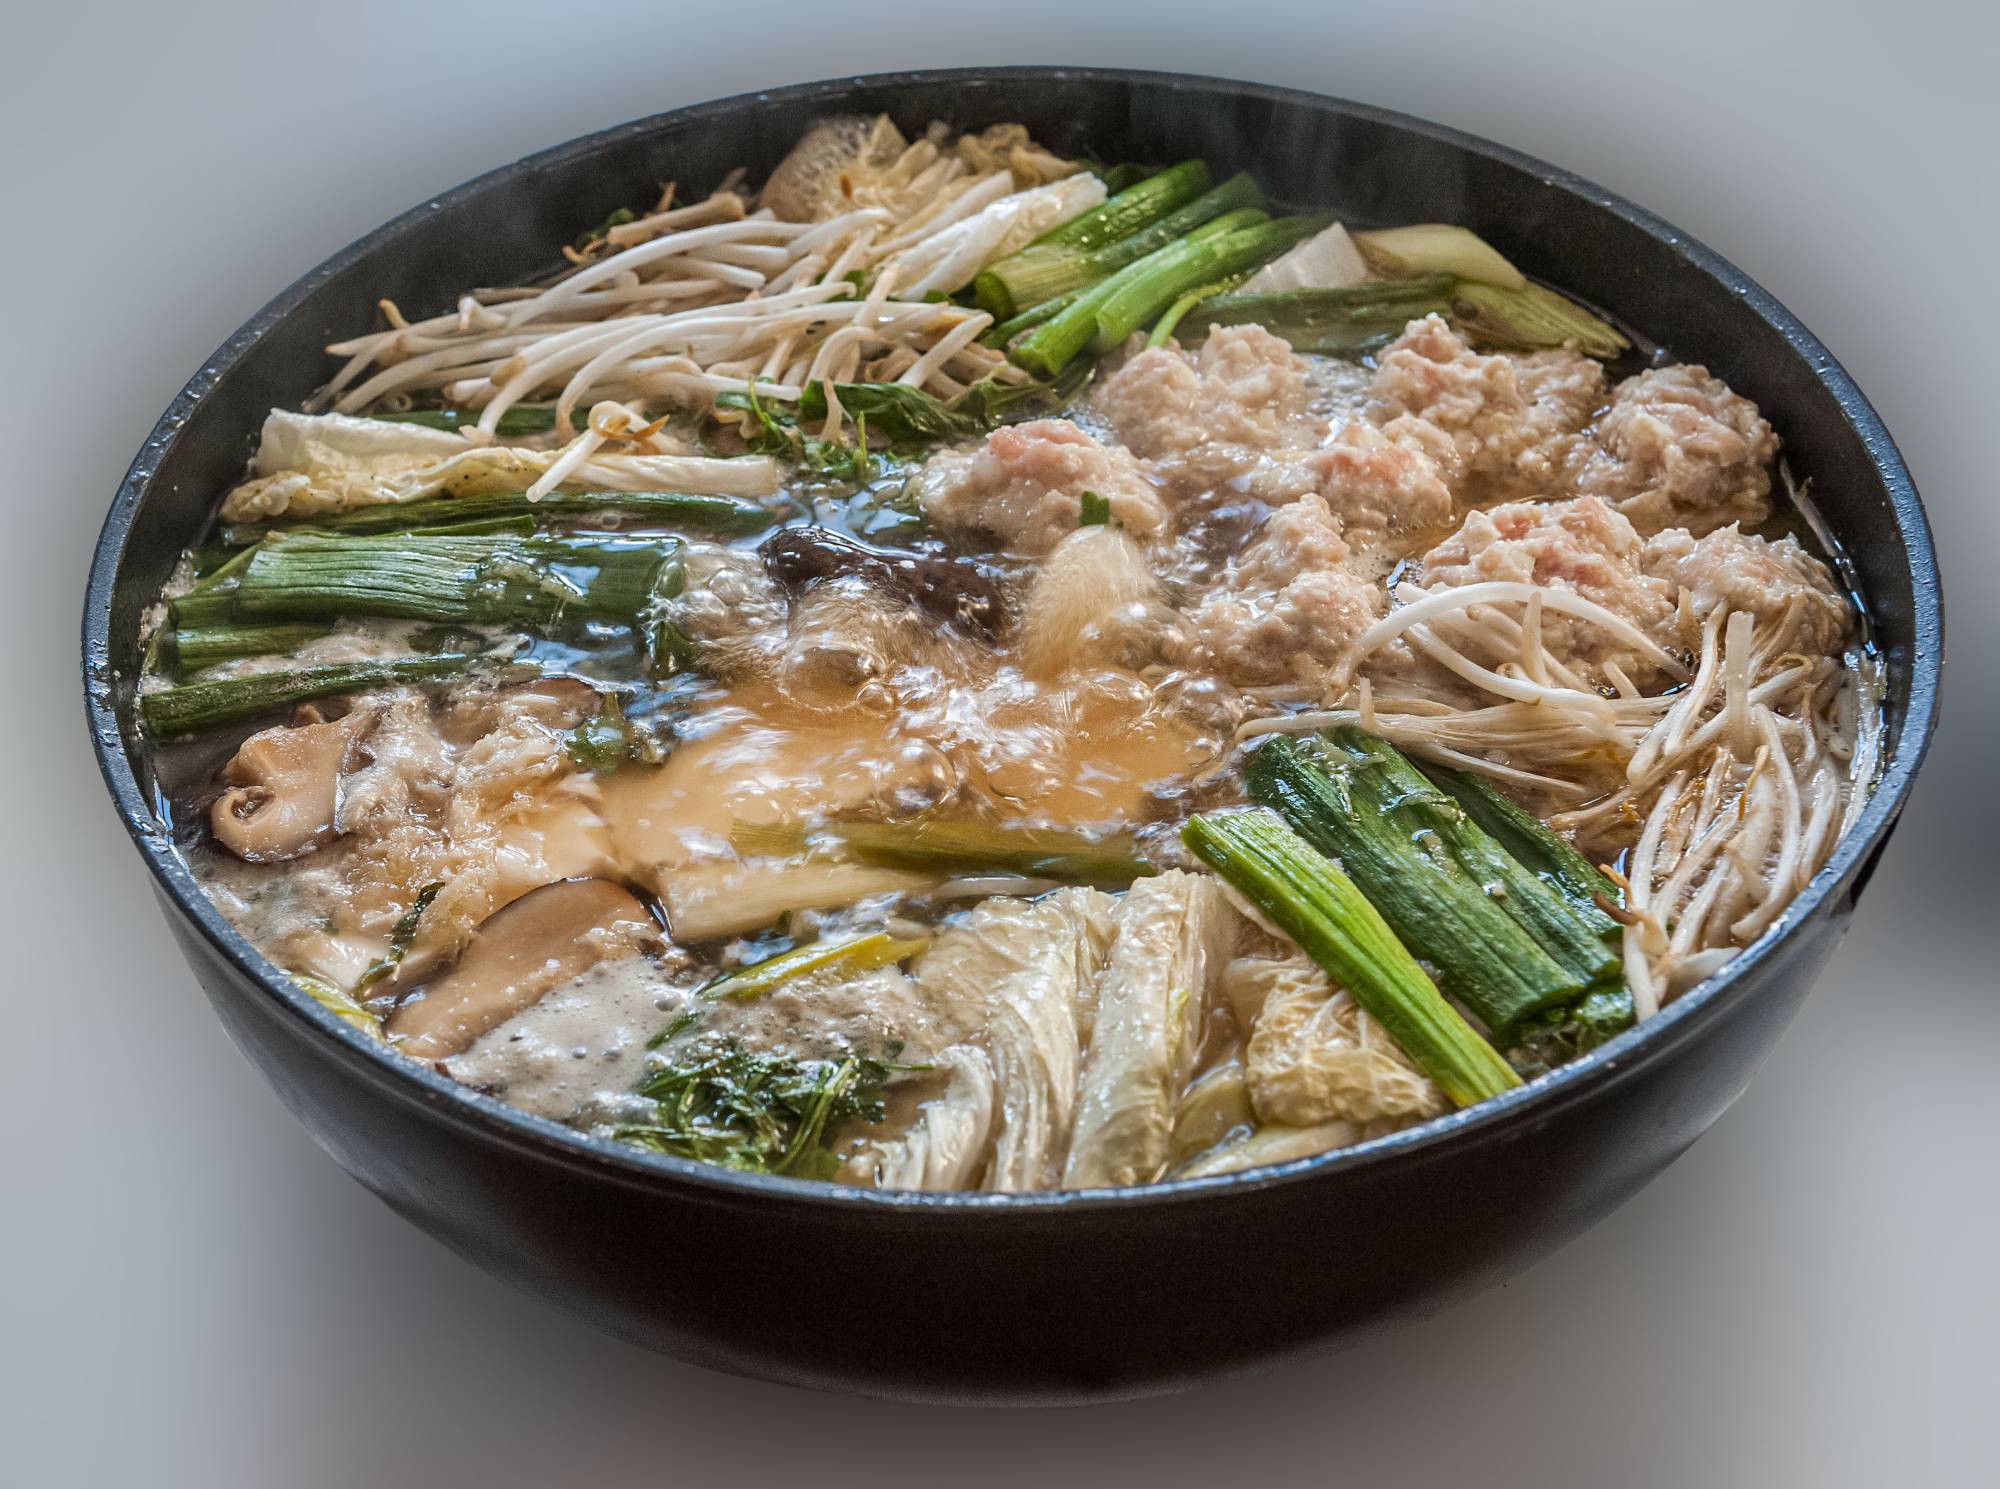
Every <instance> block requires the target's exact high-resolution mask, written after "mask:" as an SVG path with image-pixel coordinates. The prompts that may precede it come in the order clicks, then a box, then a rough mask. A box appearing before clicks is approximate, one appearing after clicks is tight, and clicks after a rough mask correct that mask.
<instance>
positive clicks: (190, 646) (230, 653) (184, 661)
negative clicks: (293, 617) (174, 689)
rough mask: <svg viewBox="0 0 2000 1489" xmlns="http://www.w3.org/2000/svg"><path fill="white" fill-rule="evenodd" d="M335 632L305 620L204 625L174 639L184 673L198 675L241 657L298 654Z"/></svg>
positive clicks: (175, 634)
mask: <svg viewBox="0 0 2000 1489" xmlns="http://www.w3.org/2000/svg"><path fill="white" fill-rule="evenodd" d="M332 629H333V627H332V626H330V625H323V624H318V623H315V622H312V621H303V622H299V623H296V624H279V625H268V626H200V627H196V628H194V629H192V630H185V631H175V632H174V633H173V636H172V638H171V639H172V642H173V651H174V659H175V661H176V662H177V663H179V666H180V670H181V671H182V672H198V671H200V670H201V669H202V668H203V667H212V666H214V665H215V664H216V663H217V662H233V661H235V660H236V659H237V658H239V657H269V656H276V655H277V654H278V653H280V652H294V651H297V650H298V649H299V648H300V647H301V646H304V645H305V644H306V643H307V642H308V641H316V640H318V639H319V638H320V637H321V636H324V635H326V634H327V633H328V632H329V631H331V630H332Z"/></svg>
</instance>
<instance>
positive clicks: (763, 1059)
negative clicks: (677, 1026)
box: [617, 1041, 910, 1179]
mask: <svg viewBox="0 0 2000 1489" xmlns="http://www.w3.org/2000/svg"><path fill="white" fill-rule="evenodd" d="M897 1053H899V1051H897V1050H896V1049H893V1048H892V1049H891V1050H890V1051H889V1053H888V1058H886V1059H878V1058H876V1057H874V1056H870V1055H862V1054H858V1053H851V1054H847V1055H845V1056H842V1057H841V1058H839V1059H830V1060H802V1059H793V1058H790V1057H786V1056H780V1055H769V1054H753V1053H751V1052H749V1051H747V1050H744V1049H742V1048H740V1047H739V1046H737V1045H735V1044H733V1043H727V1042H714V1041H703V1042H699V1043H697V1044H696V1045H695V1046H693V1047H691V1048H689V1049H688V1050H685V1051H683V1052H681V1054H680V1055H679V1057H678V1058H676V1059H674V1060H672V1061H670V1062H668V1063H666V1064H664V1065H663V1066H661V1067H660V1068H659V1069H657V1070H655V1071H653V1072H652V1073H651V1074H650V1075H648V1076H647V1077H646V1078H645V1079H644V1080H643V1081H642V1082H641V1083H640V1085H639V1094H640V1095H641V1096H644V1097H646V1098H647V1099H649V1100H650V1101H652V1102H653V1103H654V1104H655V1105H654V1110H653V1112H652V1113H651V1119H650V1120H649V1121H646V1122H642V1123H634V1124H631V1125H629V1126H624V1127H620V1128H618V1129H617V1136H618V1137H619V1138H620V1139H622V1140H623V1141H625V1142H629V1143H634V1144H636V1145H638V1146H640V1147H643V1148H649V1149H651V1150H652V1151H654V1152H656V1153H665V1154H668V1155H671V1156H672V1157H676V1158H692V1159H696V1160H698V1161H700V1162H703V1163H714V1164H719V1165H721V1166H722V1167H724V1168H733V1169H741V1170H744V1171H747V1172H750V1173H765V1174H789V1175H794V1176H796V1177H801V1178H814V1179H825V1178H830V1177H832V1175H833V1173H834V1171H835V1168H836V1164H835V1162H834V1158H833V1155H832V1154H831V1153H829V1152H828V1151H827V1150H826V1147H825V1140H826V1135H827V1132H828V1129H829V1128H831V1127H832V1126H833V1125H834V1124H836V1123H838V1122H841V1121H844V1120H848V1119H855V1120H859V1121H863V1122H880V1121H882V1120H883V1119H884V1118H885V1117H886V1116H887V1109H886V1107H885V1105H884V1103H883V1098H882V1093H883V1088H884V1087H885V1086H886V1085H887V1084H888V1082H889V1081H890V1080H891V1079H893V1078H894V1076H895V1075H896V1074H897V1072H899V1071H902V1070H906V1069H908V1068H910V1067H908V1066H903V1065H898V1064H896V1063H895V1056H896V1055H897Z"/></svg>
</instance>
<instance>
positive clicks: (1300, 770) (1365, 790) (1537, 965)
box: [1246, 729, 1618, 1037]
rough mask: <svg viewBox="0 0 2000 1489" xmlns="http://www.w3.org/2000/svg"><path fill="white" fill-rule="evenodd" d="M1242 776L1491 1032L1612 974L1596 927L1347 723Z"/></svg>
mask: <svg viewBox="0 0 2000 1489" xmlns="http://www.w3.org/2000/svg"><path fill="white" fill-rule="evenodd" d="M1246 780H1247V783H1248V785H1249V789H1250V794H1251V795H1252V796H1253V797H1254V798H1255V799H1256V800H1258V801H1259V802H1261V803H1263V804H1264V805H1265V806H1268V807H1272V808H1275V809H1276V810H1277V811H1278V812H1280V813H1281V814H1282V815H1283V816H1284V818H1285V820H1286V821H1288V822H1289V823H1291V825H1292V826H1293V827H1294V828H1295V829H1297V830H1298V832H1299V834H1300V835H1301V836H1303V837H1304V838H1305V840H1306V841H1307V842H1309V843H1311V844H1312V845H1313V846H1314V847H1315V848H1317V849H1319V850H1320V851H1321V852H1322V853H1325V854H1327V855H1328V856H1329V857H1333V858H1337V859H1339V860H1340V862H1341V864H1342V866H1343V867H1344V868H1345V869H1346V870H1347V872H1348V873H1349V874H1350V875H1352V876H1353V878H1354V882H1355V883H1357V884H1358V885H1360V886H1361V890H1362V893H1364V894H1366V895H1367V896H1368V898H1369V899H1370V900H1371V901H1372V902H1373V903H1374V904H1375V906H1376V908H1377V909H1379V910H1380V911H1381V912H1382V917H1383V919H1385V920H1386V921H1388V922H1389V924H1390V925H1392V926H1394V927H1395V929H1396V933H1397V934H1398V935H1399V936H1401V937H1402V939H1403V941H1404V943H1405V944H1406V945H1408V946H1409V947H1410V949H1411V950H1412V951H1414V952H1416V954H1417V955H1418V956H1420V957H1422V958H1423V959H1424V960H1425V961H1427V962H1429V963H1430V964H1431V965H1432V966H1433V967H1435V968H1436V969H1437V971H1438V981H1439V984H1440V985H1441V986H1442V987H1443V988H1444V990H1445V992H1447V993H1449V994H1450V995H1451V996H1452V997H1454V998H1456V999H1458V1001H1459V1002H1461V1003H1463V1004H1464V1005H1465V1006H1466V1007H1468V1008H1470V1009H1471V1010H1472V1011H1473V1012H1474V1013H1476V1014H1478V1015H1479V1017H1480V1018H1481V1019H1482V1020H1484V1021H1485V1024H1486V1026H1487V1028H1489V1029H1491V1030H1493V1031H1494V1032H1495V1033H1496V1034H1498V1035H1501V1036H1503V1037H1504V1036H1505V1034H1506V1033H1507V1032H1508V1031H1510V1030H1511V1029H1512V1028H1513V1027H1514V1025H1515V1024H1516V1023H1518V1022H1519V1021H1520V1020H1521V1019H1523V1018H1525V1017H1527V1016H1528V1015H1529V1014H1532V1013H1537V1012H1539V1011H1540V1010H1542V1009H1544V1008H1548V1007H1550V1006H1552V1005H1554V1004H1558V1003H1564V1002H1567V1001H1569V1000H1570V999H1572V998H1574V997H1575V996H1576V995H1577V994H1578V993H1580V992H1582V991H1583V990H1584V988H1586V987H1587V986H1589V985H1590V984H1591V983H1593V982H1596V981H1598V980H1600V979H1601V978H1604V977H1607V976H1612V975H1615V974H1616V972H1617V969H1618V958H1617V956H1616V955H1615V953H1613V952H1612V951H1611V949H1610V948H1609V947H1607V946H1606V945H1605V944H1604V942H1603V941H1602V940H1601V939H1600V937H1599V935H1598V932H1597V929H1596V927H1595V926H1591V925H1586V924H1584V923H1583V922H1582V921H1581V920H1580V919H1579V918H1578V917H1577V916H1576V915H1575V914H1574V912H1573V911H1571V910H1570V908H1569V906H1568V905H1567V903H1566V902H1564V901H1563V900H1561V899H1559V898H1558V897H1557V896H1556V895H1555V894H1553V893H1552V892H1551V891H1550V890H1549V889H1548V887H1547V886H1546V885H1544V884H1543V883H1542V882H1541V881H1540V880H1539V879H1537V878H1536V877H1535V876H1534V875H1532V874H1530V873H1529V872H1528V871H1527V870H1526V869H1524V868H1522V867H1521V866H1520V865H1519V864H1517V863H1515V862H1514V861H1513V860H1512V859H1510V858H1508V857H1507V855H1506V854H1505V853H1503V852H1502V851H1501V850H1500V846H1499V844H1497V843H1495V842H1494V841H1493V840H1492V839H1491V838H1490V837H1488V836H1487V835H1486V834H1485V833H1484V832H1482V831H1481V830H1480V829H1479V828H1478V827H1477V826H1476V825H1475V824H1474V823H1473V822H1472V821H1471V820H1470V819H1469V818H1468V817H1467V816H1466V815H1465V813H1464V811H1463V810H1462V809H1461V808H1460V807H1459V806H1458V804H1457V803H1456V802H1455V801H1453V800H1452V799H1451V797H1450V796H1448V795H1447V794H1446V793H1445V792H1443V791H1442V790H1440V789H1439V788H1438V787H1436V786H1434V785H1432V784H1431V783H1430V782H1429V781H1427V780H1426V779H1424V777H1423V776H1422V775H1420V774H1419V773H1418V772H1417V770H1416V769H1415V768H1414V767H1413V766H1411V765H1410V763H1409V762H1408V761H1407V760H1405V759H1403V757H1402V756H1401V755H1399V754H1397V753H1396V752H1395V751H1394V750H1393V749H1391V748H1390V747H1389V746H1388V745H1386V744H1384V743H1383V742H1382V741H1380V740H1377V739H1373V738H1371V737H1370V736H1368V735H1365V734H1361V733H1360V732H1358V731H1356V730H1351V729H1344V730H1339V731H1337V732H1335V733H1332V734H1329V735H1325V736H1322V737H1321V739H1320V740H1319V741H1318V742H1317V744H1310V743H1302V742H1300V741H1297V740H1292V739H1284V738H1280V739H1273V740H1271V741H1270V742H1268V743H1267V744H1266V745H1264V747H1263V748H1262V749H1260V750H1258V752H1257V753H1256V755H1255V756H1253V757H1252V759H1251V762H1250V766H1249V768H1248V771H1247V772H1246Z"/></svg>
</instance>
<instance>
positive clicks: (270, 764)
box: [208, 709, 374, 863]
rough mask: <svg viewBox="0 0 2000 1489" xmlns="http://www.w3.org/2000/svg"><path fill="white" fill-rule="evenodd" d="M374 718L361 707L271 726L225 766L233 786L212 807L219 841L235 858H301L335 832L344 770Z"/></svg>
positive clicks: (255, 860) (247, 742) (225, 776)
mask: <svg viewBox="0 0 2000 1489" xmlns="http://www.w3.org/2000/svg"><path fill="white" fill-rule="evenodd" d="M373 722H374V715H373V713H371V712H369V711H366V710H362V709H356V710H355V711H354V712H353V713H350V714H348V715H346V716H345V717H343V718H338V719H331V720H327V721H325V722H321V723H309V724H296V725H290V726H280V727H278V728H276V729H266V730H264V731H262V732H261V733H258V734H253V735H251V736H250V737H249V738H248V739H246V740H244V741H243V744H242V747H241V748H239V749H238V750H237V751H236V754H235V757H234V758H233V759H231V760H230V762H229V764H228V765H226V766H224V767H223V771H222V778H223V780H225V781H227V782H228V783H229V789H228V790H227V791H225V792H223V793H222V795H220V796H219V797H217V798H216V800H215V805H214V806H212V807H211V808H210V809H209V813H208V822H209V826H210V828H211V829H212V830H213V831H214V833H215V840H216V841H217V842H218V843H220V844H222V846H223V847H225V848H227V849H228V850H229V851H230V852H231V853H234V854H235V855H236V856H237V857H238V858H244V859H248V860H249V861H250V862H252V863H275V862H278V861H280V860H283V859H287V858H302V857H304V856H305V855H306V854H308V853H311V852H312V851H313V850H314V849H316V848H318V847H320V846H321V845H322V844H324V843H326V842H327V841H328V840H329V839H330V838H332V837H333V836H334V821H333V818H334V809H335V807H336V805H337V804H338V801H339V794H340V776H341V772H342V771H344V770H345V769H347V768H348V765H349V763H350V759H351V752H352V751H353V748H354V746H355V743H356V742H357V741H358V740H360V739H362V738H364V737H365V736H366V734H367V732H368V730H369V728H370V726H371V725H372V724H373Z"/></svg>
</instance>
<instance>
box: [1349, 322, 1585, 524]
mask: <svg viewBox="0 0 2000 1489" xmlns="http://www.w3.org/2000/svg"><path fill="white" fill-rule="evenodd" d="M1604 400H1605V388H1604V370H1603V368H1601V367H1599V366H1598V365H1597V363H1595V362H1593V361H1592V360H1591V359H1590V358H1588V357H1584V356H1579V355H1578V354H1576V353H1575V352H1565V351H1549V352H1535V353H1533V354H1532V355H1529V356H1521V357H1517V356H1506V355H1500V356H1482V355H1480V354H1479V353H1477V352H1474V351H1473V350H1472V349H1471V348H1470V347H1468V346H1467V345H1466V344H1465V342H1464V341H1463V340H1461V339H1460V338H1459V336H1458V334H1457V333H1456V332H1455V331H1453V330H1452V329H1451V327H1450V326H1448V325H1446V324H1445V323H1444V321H1442V320H1441V319H1439V318H1438V317H1437V316H1435V315H1428V316H1425V317H1424V318H1423V319H1422V320H1419V321H1412V322H1410V324H1409V326H1408V327H1407V328H1406V329H1405V330H1404V332H1403V334H1402V335H1401V336H1399V337H1398V338H1397V339H1396V340H1395V341H1394V342H1393V343H1392V344H1391V345H1390V346H1389V347H1388V349H1387V350H1385V351H1384V352H1383V353H1382V356H1381V359H1380V361H1379V363H1378V364H1377V370H1376V374H1375V382H1374V385H1373V387H1372V388H1371V389H1370V390H1369V402H1368V414H1369V417H1370V418H1372V419H1373V420H1374V421H1375V422H1376V423H1377V424H1380V425H1381V426H1382V427H1383V429H1384V430H1385V431H1386V432H1387V433H1388V434H1389V435H1390V436H1392V437H1394V438H1396V439H1399V440H1401V441H1403V442H1405V443H1408V444H1412V445H1414V446H1416V447H1417V448H1419V449H1422V450H1423V451H1425V452H1426V453H1427V454H1429V455H1430V456H1431V458H1432V459H1433V460H1435V461H1436V462H1437V464H1438V466H1439V468H1440V469H1441V470H1442V471H1443V473H1444V476H1445V479H1446V480H1447V481H1449V482H1450V483H1451V485H1452V487H1453V488H1454V490H1455V491H1456V492H1457V494H1458V496H1459V498H1460V499H1461V500H1463V501H1467V502H1479V503H1484V502H1488V501H1492V500H1494V499H1496V498H1499V497H1536V496H1552V495H1555V494H1556V493H1557V490H1558V488H1559V487H1560V485H1561V481H1562V472H1563V461H1564V457H1565V455H1566V453H1567V451H1568V449H1569V446H1570V443H1571V441H1572V438H1573V436H1574V435H1575V434H1576V433H1577V432H1578V431H1579V430H1581V429H1582V428H1583V427H1584V425H1586V424H1587V423H1588V422H1589V421H1590V416H1591V415H1592V414H1593V413H1594V412H1596V410H1597V409H1598V408H1600V407H1602V406H1603V404H1604Z"/></svg>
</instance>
